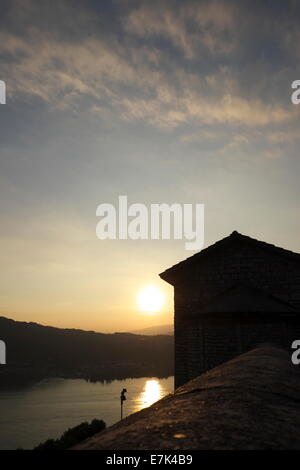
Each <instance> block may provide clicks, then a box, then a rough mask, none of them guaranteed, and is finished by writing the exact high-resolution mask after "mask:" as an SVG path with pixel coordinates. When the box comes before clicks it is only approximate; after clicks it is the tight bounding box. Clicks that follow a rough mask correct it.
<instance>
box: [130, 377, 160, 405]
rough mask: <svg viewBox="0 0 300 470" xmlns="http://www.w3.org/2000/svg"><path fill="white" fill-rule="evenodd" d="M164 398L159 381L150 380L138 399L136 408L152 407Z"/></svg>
mask: <svg viewBox="0 0 300 470" xmlns="http://www.w3.org/2000/svg"><path fill="white" fill-rule="evenodd" d="M161 397H162V389H161V385H160V383H159V381H158V380H157V379H149V380H147V382H146V383H145V386H144V390H143V391H142V393H140V395H139V396H138V398H137V403H136V408H137V409H139V410H140V409H141V408H146V407H147V406H151V405H152V403H155V402H156V401H157V400H159V399H160V398H161Z"/></svg>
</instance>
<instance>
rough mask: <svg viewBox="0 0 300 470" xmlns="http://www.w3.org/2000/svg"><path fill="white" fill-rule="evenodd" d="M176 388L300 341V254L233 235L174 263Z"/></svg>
mask: <svg viewBox="0 0 300 470" xmlns="http://www.w3.org/2000/svg"><path fill="white" fill-rule="evenodd" d="M160 277H161V278H162V279H163V280H165V281H167V282H168V283H169V284H171V285H173V286H174V302H175V321H174V323H175V387H178V386H180V385H182V384H184V383H186V382H187V381H189V380H190V379H192V378H194V377H197V376H198V375H199V374H201V373H203V372H205V371H207V370H209V369H211V368H213V367H215V366H217V365H219V364H221V363H223V362H226V361H228V360H229V359H231V358H233V357H234V356H236V355H238V354H240V353H242V352H246V351H248V350H250V349H252V348H254V347H256V346H257V345H258V344H261V343H265V342H269V343H270V342H271V343H274V344H277V345H278V346H282V347H284V348H290V347H291V343H292V342H293V341H294V340H295V339H300V254H299V253H293V252H292V251H289V250H285V249H283V248H278V247H276V246H274V245H271V244H269V243H265V242H261V241H258V240H255V239H253V238H250V237H248V236H245V235H241V234H239V233H238V232H233V233H232V234H231V235H230V236H228V237H226V238H224V239H223V240H220V241H218V242H217V243H215V244H214V245H212V246H210V247H208V248H206V249H204V250H202V251H201V252H199V253H197V254H195V255H193V256H191V257H190V258H188V259H186V260H184V261H182V262H180V263H178V264H176V265H175V266H172V267H171V268H169V269H167V270H166V271H164V272H163V273H161V274H160Z"/></svg>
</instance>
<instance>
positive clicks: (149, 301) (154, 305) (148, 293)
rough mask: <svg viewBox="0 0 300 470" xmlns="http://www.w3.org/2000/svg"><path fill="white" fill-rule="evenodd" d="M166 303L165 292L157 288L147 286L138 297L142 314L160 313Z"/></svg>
mask: <svg viewBox="0 0 300 470" xmlns="http://www.w3.org/2000/svg"><path fill="white" fill-rule="evenodd" d="M164 301H165V297H164V294H163V292H162V291H161V290H160V289H159V288H158V287H155V286H147V287H145V288H144V289H142V290H141V291H140V292H139V293H138V296H137V304H138V309H139V310H140V311H142V312H148V313H156V312H160V311H161V309H162V307H163V304H164Z"/></svg>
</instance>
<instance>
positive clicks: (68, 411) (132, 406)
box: [0, 377, 174, 449]
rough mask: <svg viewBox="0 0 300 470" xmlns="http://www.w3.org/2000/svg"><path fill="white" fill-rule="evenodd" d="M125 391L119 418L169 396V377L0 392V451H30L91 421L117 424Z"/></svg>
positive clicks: (45, 384)
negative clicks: (97, 420)
mask: <svg viewBox="0 0 300 470" xmlns="http://www.w3.org/2000/svg"><path fill="white" fill-rule="evenodd" d="M123 388H126V389H127V400H126V401H125V402H124V411H123V416H124V417H125V416H128V415H129V414H131V413H134V412H136V411H139V410H141V409H142V408H145V407H147V406H150V405H151V404H152V403H154V402H155V401H157V400H159V399H160V398H162V397H163V396H165V395H167V394H168V393H171V392H173V390H174V377H168V378H167V379H158V378H155V377H151V378H149V377H143V378H138V379H126V380H114V381H112V382H110V383H104V384H103V383H100V382H96V383H91V382H86V381H85V380H83V379H59V378H57V379H54V378H53V379H47V380H43V381H42V382H39V383H37V384H35V385H33V386H31V387H28V388H23V389H19V390H13V391H7V390H5V391H0V449H16V448H18V447H22V448H23V449H30V448H32V447H34V446H36V445H37V444H39V443H40V442H43V441H45V440H47V439H49V438H57V437H59V436H60V435H61V434H62V433H63V432H64V431H66V429H67V428H69V427H73V426H76V425H78V424H80V423H82V422H83V421H91V420H92V419H94V418H98V419H103V421H105V423H106V425H107V426H110V425H111V424H113V423H115V422H116V421H119V419H120V392H121V390H122V389H123Z"/></svg>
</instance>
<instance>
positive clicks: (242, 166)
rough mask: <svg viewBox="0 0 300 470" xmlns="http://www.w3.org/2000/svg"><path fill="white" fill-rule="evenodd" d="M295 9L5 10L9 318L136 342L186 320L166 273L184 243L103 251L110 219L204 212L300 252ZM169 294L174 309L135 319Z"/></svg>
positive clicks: (4, 295)
mask: <svg viewBox="0 0 300 470" xmlns="http://www.w3.org/2000/svg"><path fill="white" fill-rule="evenodd" d="M299 15H300V5H299V2H297V1H293V0H290V1H285V2H282V1H281V0H280V1H276V0H272V1H267V0H265V1H261V0H260V1H254V0H252V1H246V0H241V1H239V2H237V1H230V0H226V1H214V0H210V1H208V0H205V1H204V0H202V1H201V0H198V1H184V2H182V1H176V0H172V1H166V0H159V1H156V0H151V2H150V1H127V0H122V1H121V0H120V1H114V0H110V1H105V0H101V1H92V0H86V1H84V2H83V1H78V0H72V1H66V0H51V1H50V0H41V1H33V0H26V1H24V0H9V1H6V0H2V1H1V17H0V39H1V40H0V79H1V80H4V81H5V83H6V87H7V97H6V104H5V105H0V123H1V127H0V217H1V232H0V245H1V249H0V263H1V273H0V315H3V316H6V317H9V318H13V319H16V320H22V321H36V322H39V323H42V324H47V325H53V326H60V327H70V328H73V327H74V328H82V329H92V330H95V331H103V332H114V331H129V330H134V329H139V328H142V327H147V326H153V325H159V324H169V323H172V321H173V290H172V287H171V286H168V285H167V284H166V283H164V282H163V281H161V280H160V279H159V277H158V274H159V273H160V272H162V271H163V270H164V269H166V268H168V267H169V266H171V265H173V264H175V263H176V262H178V261H180V260H182V259H185V258H187V257H188V256H190V255H191V254H193V253H191V252H188V251H186V250H185V249H184V243H183V241H181V240H99V239H97V237H96V233H95V228H96V223H97V218H96V208H97V206H98V205H99V204H101V203H111V204H115V205H117V202H118V197H119V195H127V197H128V202H129V203H136V202H137V203H144V204H146V205H149V204H152V203H168V204H171V203H174V202H176V203H180V204H184V203H191V204H196V203H203V204H204V205H205V246H209V245H210V244H212V243H214V242H215V241H217V240H219V239H221V238H223V237H225V236H227V235H229V234H230V233H231V232H232V231H233V230H237V231H239V232H241V233H243V234H246V235H249V236H252V237H254V238H258V239H261V240H264V241H267V242H270V243H274V244H276V245H278V246H282V247H285V248H288V249H290V250H294V251H300V241H299V229H300V224H299V218H298V214H299V152H298V148H299V139H300V132H299V112H300V105H299V107H298V106H297V105H294V104H292V102H291V93H292V89H291V84H292V82H293V81H294V80H297V79H300V70H299V69H300V66H299V64H300V61H299V58H300V49H299V48H298V47H297V46H298V44H299V43H300V42H299V40H300V30H299ZM149 284H152V285H156V286H158V287H159V288H160V289H161V290H162V292H163V293H164V295H165V303H164V306H163V308H162V310H161V311H160V312H158V313H156V314H152V315H149V314H145V313H143V312H140V311H139V310H138V308H137V294H138V292H139V291H140V289H142V288H143V287H145V286H147V285H149Z"/></svg>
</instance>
